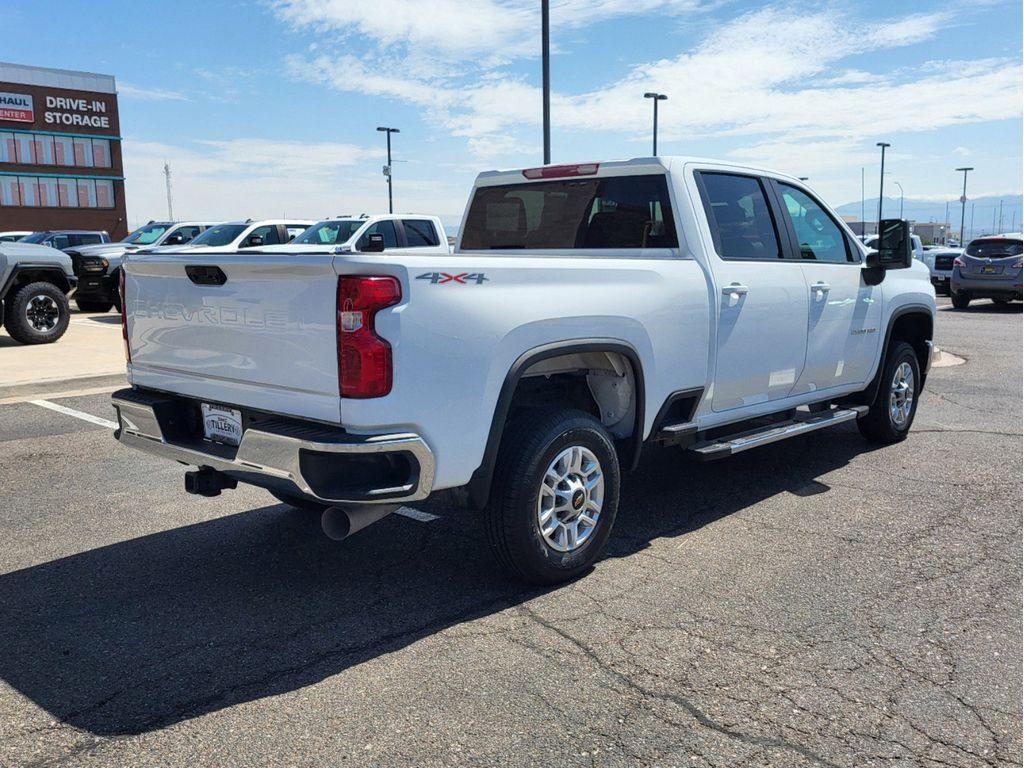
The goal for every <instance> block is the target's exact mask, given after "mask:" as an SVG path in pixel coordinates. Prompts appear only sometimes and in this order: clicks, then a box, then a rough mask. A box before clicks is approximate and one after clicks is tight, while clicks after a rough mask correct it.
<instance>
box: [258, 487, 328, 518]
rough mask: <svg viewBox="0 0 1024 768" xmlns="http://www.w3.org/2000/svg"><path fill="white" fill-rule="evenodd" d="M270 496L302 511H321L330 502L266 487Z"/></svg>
mask: <svg viewBox="0 0 1024 768" xmlns="http://www.w3.org/2000/svg"><path fill="white" fill-rule="evenodd" d="M267 490H268V492H269V493H270V495H271V496H273V497H274V498H275V499H277V500H278V501H280V502H281V503H282V504H287V505H288V506H289V507H295V509H301V510H302V511H304V512H323V511H324V510H325V509H327V508H328V507H329V506H331V505H330V504H323V503H321V502H319V501H314V500H313V499H307V498H305V497H303V496H298V495H295V494H291V493H282V492H280V491H272V490H270V489H269V488H268V489H267Z"/></svg>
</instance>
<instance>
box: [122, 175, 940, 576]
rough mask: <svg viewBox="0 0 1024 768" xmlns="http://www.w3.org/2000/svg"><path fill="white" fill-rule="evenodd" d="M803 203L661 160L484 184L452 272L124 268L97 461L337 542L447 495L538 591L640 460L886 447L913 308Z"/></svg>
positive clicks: (909, 344) (929, 313) (910, 263)
mask: <svg viewBox="0 0 1024 768" xmlns="http://www.w3.org/2000/svg"><path fill="white" fill-rule="evenodd" d="M882 232H883V237H882V242H881V243H880V247H879V249H878V250H877V251H868V250H867V249H865V248H864V247H863V245H862V244H861V243H859V242H858V240H857V238H856V237H855V236H854V235H853V233H852V232H851V231H850V230H849V229H848V228H847V226H846V225H845V224H844V223H843V221H842V220H841V219H840V218H839V217H838V216H836V215H835V213H834V212H833V211H832V210H830V209H829V208H828V206H826V205H825V204H824V203H822V202H821V200H820V198H818V197H816V196H815V195H814V193H813V192H812V191H810V189H809V188H808V187H806V186H805V185H804V184H802V183H801V182H800V181H798V180H796V179H794V178H792V177H789V176H785V175H781V174H778V173H772V172H769V171H763V170H758V169H754V168H748V167H743V166H738V165H733V164H729V163H722V162H712V161H704V160H695V159H688V158H676V157H672V158H669V157H659V158H640V159H635V160H629V161H622V162H603V163H588V164H579V165H567V166H545V167H542V168H532V169H526V170H521V171H520V170H516V171H504V172H488V173H483V174H481V175H480V176H479V177H478V178H477V180H476V184H475V186H474V189H473V192H472V196H471V198H470V200H469V204H468V207H467V209H466V214H465V218H464V224H463V227H462V231H461V233H460V237H459V242H458V244H457V247H456V250H455V252H454V253H452V254H436V253H431V254H419V253H416V252H415V251H413V250H407V249H402V248H396V249H386V250H384V252H381V249H382V248H383V247H384V244H383V242H382V241H381V238H380V236H379V235H378V236H376V237H375V238H373V239H368V241H367V243H366V246H367V247H366V248H365V249H363V250H360V249H352V248H350V247H345V248H342V249H339V250H340V252H323V251H322V250H317V251H316V252H309V253H302V252H289V253H287V254H276V253H272V252H265V253H261V252H259V251H258V250H253V249H250V250H246V251H242V252H238V253H235V254H231V257H230V258H224V254H221V253H210V254H204V253H203V252H202V250H201V249H195V250H193V251H190V252H187V253H181V254H169V253H167V254H156V253H154V254H143V255H133V256H132V257H131V258H130V260H129V261H128V264H127V266H126V268H125V283H124V292H125V301H124V302H123V303H122V306H123V307H125V309H126V313H125V317H124V321H125V326H124V336H125V342H126V351H127V353H128V355H129V361H128V377H129V381H130V384H131V387H130V388H128V389H124V390H121V391H119V392H116V393H115V394H114V395H113V404H114V406H115V408H116V410H117V413H118V422H119V428H118V429H117V431H116V437H117V439H118V440H120V441H121V442H123V443H125V444H126V445H129V446H132V447H135V448H139V449H141V450H144V451H148V452H151V453H155V454H157V455H159V456H164V457H166V458H168V459H172V460H176V461H179V462H181V463H184V464H189V465H193V466H195V467H198V468H199V469H198V470H195V471H191V472H188V473H186V483H185V484H186V489H187V490H189V491H190V492H193V493H199V494H205V495H215V494H217V493H219V492H220V491H221V490H222V489H224V488H232V487H235V486H236V484H237V483H238V482H245V483H251V484H253V485H257V486H261V487H263V488H266V489H267V490H269V491H270V492H271V493H272V494H274V495H275V496H276V497H277V498H278V499H281V500H283V501H285V502H287V503H289V504H291V505H293V506H296V507H305V508H312V509H316V510H320V511H321V513H322V523H323V527H324V530H325V531H326V532H327V533H328V535H331V536H332V537H334V538H343V537H345V536H346V535H348V534H350V533H352V532H354V531H356V530H358V529H359V528H361V527H363V526H365V525H367V524H368V523H370V522H373V521H374V520H377V519H379V518H381V517H383V516H385V515H387V514H389V513H390V512H392V511H394V510H395V509H396V508H397V506H398V505H400V504H403V503H408V502H415V501H419V500H422V499H425V498H427V497H428V496H430V495H431V494H434V493H436V492H438V491H442V490H446V489H449V490H451V491H452V493H450V494H448V496H449V498H457V499H459V500H462V501H465V502H466V503H467V504H468V505H470V506H472V507H475V508H478V509H481V510H482V513H483V514H484V515H485V517H486V526H485V528H486V529H487V531H488V535H489V538H490V540H491V544H492V546H493V550H494V552H495V554H496V557H497V559H498V561H499V562H501V563H502V564H503V565H504V566H506V567H507V568H508V569H509V570H510V571H511V572H512V573H513V574H515V575H516V576H518V577H520V578H523V579H526V580H529V581H533V582H542V583H553V582H558V581H561V580H565V579H570V578H573V577H575V576H577V575H579V574H581V573H582V572H584V571H585V570H586V569H588V568H589V567H590V566H591V564H592V563H594V562H595V560H596V559H597V558H598V556H599V554H600V552H601V549H602V547H603V546H604V544H605V542H606V540H607V538H608V535H609V532H610V530H611V528H612V524H613V522H614V520H615V514H616V509H617V507H618V504H619V488H620V472H621V471H622V470H628V469H632V468H633V467H635V466H636V464H637V462H638V461H639V457H640V449H641V446H642V445H643V444H644V443H661V444H666V445H671V444H675V445H678V446H682V447H683V448H684V449H685V450H687V451H690V452H691V453H692V454H694V455H695V456H696V457H698V458H701V459H714V458H719V457H723V456H728V455H730V454H733V453H737V452H739V451H745V450H748V449H752V448H757V447H758V446H763V445H765V444H769V443H772V442H775V441H778V440H782V439H785V438H789V437H796V436H799V435H803V434H806V433H808V432H811V431H813V430H818V429H821V428H823V427H828V426H832V425H835V424H840V423H843V422H852V421H855V420H856V422H857V424H858V426H859V427H860V429H861V432H862V433H863V434H864V435H865V436H866V437H867V438H868V439H870V440H873V441H880V442H887V443H891V442H896V441H899V440H902V439H903V438H904V437H906V435H907V432H908V430H909V429H910V425H911V423H912V422H913V419H914V413H915V409H916V407H917V404H918V399H919V397H920V394H921V390H922V387H923V385H924V381H925V377H926V376H927V374H928V370H929V367H930V363H931V359H932V341H931V340H932V328H933V321H934V314H935V293H934V291H933V289H932V286H931V283H930V282H929V279H928V270H927V268H926V267H925V266H924V265H923V264H921V263H920V262H918V261H915V260H914V259H913V258H912V253H911V248H910V236H909V228H908V226H907V224H906V222H901V221H898V220H896V221H886V222H883V224H882Z"/></svg>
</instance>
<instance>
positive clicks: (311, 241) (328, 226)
mask: <svg viewBox="0 0 1024 768" xmlns="http://www.w3.org/2000/svg"><path fill="white" fill-rule="evenodd" d="M364 223H365V222H364V221H363V220H362V219H335V220H332V221H321V222H318V223H317V224H314V225H313V226H312V227H310V228H309V229H307V230H306V231H305V232H303V233H302V234H301V235H299V236H298V237H296V238H295V240H293V241H292V242H295V243H301V244H303V245H335V244H336V243H347V242H348V241H349V239H350V238H351V237H352V235H354V234H355V233H356V232H357V231H358V230H359V228H360V227H361V226H363V224H364Z"/></svg>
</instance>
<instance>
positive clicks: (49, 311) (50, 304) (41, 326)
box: [25, 293, 60, 331]
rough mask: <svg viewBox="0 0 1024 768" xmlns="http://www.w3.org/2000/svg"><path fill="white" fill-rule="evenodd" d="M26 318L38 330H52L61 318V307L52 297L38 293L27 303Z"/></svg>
mask: <svg viewBox="0 0 1024 768" xmlns="http://www.w3.org/2000/svg"><path fill="white" fill-rule="evenodd" d="M25 319H26V320H28V324H29V325H31V326H32V327H33V328H34V329H35V330H37V331H52V330H53V329H54V328H56V327H57V321H58V320H60V307H58V306H57V302H55V301H54V300H53V298H52V297H50V296H47V295H46V294H42V293H41V294H38V295H36V296H33V297H32V298H31V299H29V300H28V303H27V304H26V305H25Z"/></svg>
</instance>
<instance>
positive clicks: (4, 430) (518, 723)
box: [0, 299, 1022, 767]
mask: <svg viewBox="0 0 1024 768" xmlns="http://www.w3.org/2000/svg"><path fill="white" fill-rule="evenodd" d="M936 340H937V342H938V344H939V346H940V347H942V348H943V349H946V350H948V351H951V352H953V353H955V354H956V355H958V356H960V357H962V358H964V359H965V360H966V362H965V363H964V364H963V365H958V366H951V367H943V368H939V369H936V370H935V371H933V373H932V375H931V376H930V377H929V379H928V383H927V388H926V391H925V393H924V394H923V396H922V399H921V401H920V408H919V410H918V413H917V420H916V422H915V425H914V429H913V432H912V434H911V436H910V438H909V439H908V440H907V441H906V442H904V443H902V444H899V445H896V446H891V447H886V448H871V447H869V446H868V445H867V444H866V443H865V442H863V441H862V439H861V438H860V436H859V434H858V433H857V431H856V429H855V428H846V427H841V428H838V429H837V430H834V431H825V432H819V433H815V434H813V435H810V436H807V437H805V438H798V439H795V440H791V441H787V442H783V443H779V444H776V445H774V446H771V447H767V448H762V449H758V450H755V451H751V452H748V453H745V454H743V455H741V456H738V457H735V458H733V459H730V460H725V461H720V462H714V463H706V464H702V463H697V462H694V461H691V460H689V459H688V458H687V457H686V456H684V455H683V454H682V453H681V452H680V451H679V450H678V449H664V450H651V451H648V452H647V453H646V454H645V458H644V462H643V464H642V467H641V469H640V470H639V471H638V472H636V473H634V474H633V475H630V476H627V478H626V480H625V482H624V488H623V501H622V505H621V509H620V512H619V517H618V520H617V523H616V529H615V532H614V533H613V536H612V539H611V542H610V546H609V551H608V554H607V557H605V558H604V559H603V560H602V561H601V562H600V563H599V564H598V566H597V567H596V569H595V570H594V571H593V572H592V573H591V574H589V575H588V576H587V577H586V578H584V579H581V580H580V581H577V582H575V583H573V584H570V585H567V586H563V587H560V588H556V589H550V590H537V589H527V588H524V587H521V586H519V585H517V584H514V583H510V582H508V581H506V580H505V579H504V578H503V577H502V576H501V575H500V574H499V573H497V572H496V571H495V570H494V568H493V566H492V563H491V560H490V558H489V556H488V554H487V551H486V547H485V544H484V537H483V530H482V526H481V525H480V522H479V521H478V519H477V518H476V517H475V516H474V515H473V513H471V512H467V511H463V510H458V509H450V508H446V507H444V506H441V505H438V504H435V503H427V504H423V505H419V506H418V508H419V509H421V510H423V511H427V512H430V513H432V514H434V515H437V518H436V519H433V520H426V521H422V520H417V519H414V518H412V517H407V516H400V515H393V516H391V517H389V518H386V519H385V520H383V521H382V522H380V523H378V524H376V525H374V526H371V527H370V528H369V529H367V530H366V531H363V532H361V533H359V534H357V535H356V536H355V537H353V538H352V539H350V540H348V541H346V542H342V543H340V544H339V543H335V542H331V541H329V540H327V539H326V538H325V537H324V536H323V535H322V534H321V533H320V530H319V525H318V520H317V519H316V517H315V516H311V515H309V514H308V513H301V512H297V511H294V510H291V509H289V508H287V507H285V506H282V505H280V504H277V503H276V502H275V501H274V499H272V498H271V497H270V496H269V495H268V494H266V493H265V492H262V491H259V490H255V489H250V488H240V489H239V490H237V491H232V492H228V493H225V494H223V495H222V496H220V497H218V498H216V499H210V500H204V499H199V498H197V497H194V496H188V495H186V494H185V493H184V491H183V490H182V480H181V476H182V469H183V468H182V467H180V466H177V465H173V464H168V463H167V462H164V461H160V460H157V459H154V458H150V457H146V456H144V455H141V454H139V453H136V452H132V451H129V450H126V449H123V448H122V447H120V446H119V445H117V444H116V443H115V442H114V440H113V439H112V437H111V430H110V429H109V428H108V427H106V426H103V425H102V424H101V423H95V422H94V421H93V422H90V421H84V420H82V419H81V418H79V417H77V416H75V415H70V414H68V413H67V412H64V411H60V410H53V409H51V408H48V407H44V406H41V405H38V404H33V403H31V402H17V403H8V404H4V405H0V507H2V509H3V514H2V515H0V541H2V542H3V544H2V546H0V765H4V766H7V765H12V766H13V765H32V766H43V765H69V766H124V765H132V766H137V765H146V766H180V765H194V766H246V767H249V766H271V765H289V766H314V765H316V766H322V765H342V764H350V765H374V766H382V765H420V766H432V765H438V766H440V765H455V764H476V765H502V766H519V765H521V766H528V765H548V766H576V765H579V766H593V765H600V766H606V765H608V766H618V765H638V764H642V765H659V766H736V765H746V766H763V765H770V766H865V765H892V766H996V765H1000V766H1001V765H1019V764H1020V757H1021V655H1022V642H1021V609H1022V606H1021V551H1022V550H1021V548H1022V540H1021V513H1022V510H1021V478H1022V466H1021V454H1022V439H1021V420H1022V384H1021V382H1022V362H1021V349H1022V322H1021V309H1020V305H1019V304H1016V305H1013V306H1011V307H997V306H995V305H991V304H989V303H987V302H978V303H976V305H974V306H972V308H971V309H970V310H969V311H967V312H956V311H952V310H951V309H950V308H949V302H948V300H944V299H943V300H940V311H939V313H938V320H937V333H936ZM47 402H51V403H54V404H56V405H58V406H62V407H63V408H69V409H72V410H73V411H77V412H80V413H84V414H87V415H89V416H92V417H94V419H95V418H99V419H100V420H103V419H111V418H113V413H112V410H111V409H110V406H109V404H108V396H107V395H105V394H92V395H86V396H79V397H69V398H51V399H49V400H47Z"/></svg>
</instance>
